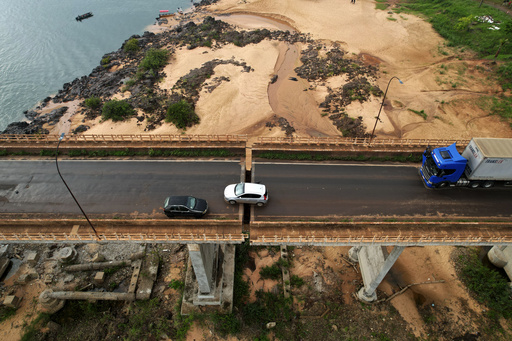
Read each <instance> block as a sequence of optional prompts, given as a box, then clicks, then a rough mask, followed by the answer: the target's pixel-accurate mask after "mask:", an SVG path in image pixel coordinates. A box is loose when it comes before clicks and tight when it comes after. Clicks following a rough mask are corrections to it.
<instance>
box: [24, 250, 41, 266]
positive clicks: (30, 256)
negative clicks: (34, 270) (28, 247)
mask: <svg viewBox="0 0 512 341" xmlns="http://www.w3.org/2000/svg"><path fill="white" fill-rule="evenodd" d="M25 260H26V261H27V263H28V264H29V265H31V266H34V265H36V264H37V261H38V260H39V254H38V253H37V252H36V251H29V252H28V253H27V257H26V259H25Z"/></svg>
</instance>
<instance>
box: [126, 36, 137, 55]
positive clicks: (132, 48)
mask: <svg viewBox="0 0 512 341" xmlns="http://www.w3.org/2000/svg"><path fill="white" fill-rule="evenodd" d="M139 50H140V46H139V41H138V40H137V39H136V38H132V39H130V40H128V41H127V42H126V43H125V44H124V46H123V51H124V52H126V53H135V52H137V51H139Z"/></svg>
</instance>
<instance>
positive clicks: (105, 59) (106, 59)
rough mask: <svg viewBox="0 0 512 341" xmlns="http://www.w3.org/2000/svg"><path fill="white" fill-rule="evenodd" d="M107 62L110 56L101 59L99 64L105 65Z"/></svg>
mask: <svg viewBox="0 0 512 341" xmlns="http://www.w3.org/2000/svg"><path fill="white" fill-rule="evenodd" d="M108 63H110V56H106V57H105V58H103V59H102V60H101V65H103V66H105V65H107V64H108Z"/></svg>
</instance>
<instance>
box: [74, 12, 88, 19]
mask: <svg viewBox="0 0 512 341" xmlns="http://www.w3.org/2000/svg"><path fill="white" fill-rule="evenodd" d="M90 17H92V12H88V13H85V14H82V15H79V16H78V17H76V18H75V19H76V21H82V20H84V19H87V18H90Z"/></svg>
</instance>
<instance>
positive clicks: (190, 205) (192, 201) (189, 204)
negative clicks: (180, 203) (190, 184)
mask: <svg viewBox="0 0 512 341" xmlns="http://www.w3.org/2000/svg"><path fill="white" fill-rule="evenodd" d="M187 207H188V208H194V207H196V198H194V197H188V200H187Z"/></svg>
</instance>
